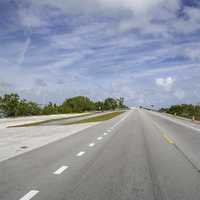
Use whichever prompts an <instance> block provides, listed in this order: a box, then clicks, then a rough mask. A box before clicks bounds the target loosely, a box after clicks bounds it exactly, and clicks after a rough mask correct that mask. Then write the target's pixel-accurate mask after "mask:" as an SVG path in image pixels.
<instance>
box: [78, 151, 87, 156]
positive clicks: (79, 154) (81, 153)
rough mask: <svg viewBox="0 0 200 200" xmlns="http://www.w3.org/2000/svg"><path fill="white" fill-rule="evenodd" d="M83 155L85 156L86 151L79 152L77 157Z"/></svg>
mask: <svg viewBox="0 0 200 200" xmlns="http://www.w3.org/2000/svg"><path fill="white" fill-rule="evenodd" d="M83 154H85V152H84V151H81V152H79V153H78V154H77V155H76V156H82V155H83Z"/></svg>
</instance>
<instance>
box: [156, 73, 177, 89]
mask: <svg viewBox="0 0 200 200" xmlns="http://www.w3.org/2000/svg"><path fill="white" fill-rule="evenodd" d="M175 81H176V80H175V79H174V78H172V77H170V76H169V77H166V78H157V79H156V80H155V82H156V85H157V86H160V87H162V88H163V89H165V91H171V89H172V87H173V85H174V83H175Z"/></svg>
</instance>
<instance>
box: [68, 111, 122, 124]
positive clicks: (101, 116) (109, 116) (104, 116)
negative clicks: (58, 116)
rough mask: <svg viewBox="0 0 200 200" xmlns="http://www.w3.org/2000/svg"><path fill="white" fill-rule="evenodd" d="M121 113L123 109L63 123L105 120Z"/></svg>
mask: <svg viewBox="0 0 200 200" xmlns="http://www.w3.org/2000/svg"><path fill="white" fill-rule="evenodd" d="M122 113H123V111H116V112H112V113H107V114H104V115H100V116H95V117H90V118H87V119H83V120H80V121H76V122H71V123H66V124H65V125H71V124H81V123H90V122H101V121H106V120H109V119H112V118H114V117H116V116H118V115H120V114H122Z"/></svg>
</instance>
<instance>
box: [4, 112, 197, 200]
mask: <svg viewBox="0 0 200 200" xmlns="http://www.w3.org/2000/svg"><path fill="white" fill-rule="evenodd" d="M199 163H200V129H198V127H196V126H195V127H193V126H192V125H191V124H188V123H184V121H181V120H179V121H178V120H177V119H173V118H172V117H171V119H169V117H168V118H166V117H164V116H162V115H161V114H156V113H153V112H149V111H144V110H140V109H135V110H131V111H128V112H126V113H124V114H122V115H120V116H118V117H116V118H114V119H112V120H109V121H106V122H103V123H101V124H98V125H96V126H93V127H90V128H88V129H85V130H83V131H81V132H78V133H76V134H74V135H71V136H69V137H67V138H64V139H61V140H59V141H57V142H54V143H51V144H48V145H46V146H43V147H41V148H38V149H36V150H33V151H30V152H28V153H25V154H22V155H20V156H16V157H14V158H11V159H8V160H5V161H2V162H0V200H29V199H33V200H199V199H200V172H199V171H200V164H199Z"/></svg>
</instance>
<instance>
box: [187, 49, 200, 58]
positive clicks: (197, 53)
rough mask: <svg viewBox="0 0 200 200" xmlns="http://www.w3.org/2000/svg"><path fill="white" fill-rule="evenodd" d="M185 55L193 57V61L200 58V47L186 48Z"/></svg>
mask: <svg viewBox="0 0 200 200" xmlns="http://www.w3.org/2000/svg"><path fill="white" fill-rule="evenodd" d="M185 56H186V57H188V58H190V59H192V60H193V61H198V60H200V49H199V48H195V47H194V48H186V50H185Z"/></svg>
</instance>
